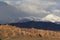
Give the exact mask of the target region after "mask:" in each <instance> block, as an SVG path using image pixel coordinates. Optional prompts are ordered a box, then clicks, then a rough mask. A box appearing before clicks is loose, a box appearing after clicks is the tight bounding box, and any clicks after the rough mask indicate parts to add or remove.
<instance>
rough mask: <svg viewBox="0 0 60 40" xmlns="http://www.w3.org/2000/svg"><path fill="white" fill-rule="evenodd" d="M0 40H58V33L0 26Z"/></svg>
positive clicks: (59, 39)
mask: <svg viewBox="0 0 60 40" xmlns="http://www.w3.org/2000/svg"><path fill="white" fill-rule="evenodd" d="M0 40H60V31H58V32H57V31H49V30H42V29H34V28H30V29H29V28H18V27H15V26H11V25H0Z"/></svg>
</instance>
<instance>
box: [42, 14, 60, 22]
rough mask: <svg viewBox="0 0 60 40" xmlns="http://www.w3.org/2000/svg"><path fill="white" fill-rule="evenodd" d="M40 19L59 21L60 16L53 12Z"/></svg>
mask: <svg viewBox="0 0 60 40" xmlns="http://www.w3.org/2000/svg"><path fill="white" fill-rule="evenodd" d="M42 21H50V22H60V17H58V16H56V15H53V14H49V15H47V16H46V17H44V18H42Z"/></svg>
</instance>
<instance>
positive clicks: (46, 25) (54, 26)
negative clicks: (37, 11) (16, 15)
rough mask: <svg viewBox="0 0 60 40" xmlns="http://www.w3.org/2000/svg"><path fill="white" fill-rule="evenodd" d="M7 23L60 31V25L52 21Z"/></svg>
mask: <svg viewBox="0 0 60 40" xmlns="http://www.w3.org/2000/svg"><path fill="white" fill-rule="evenodd" d="M9 25H13V26H17V27H22V28H37V29H44V30H54V31H60V25H58V24H55V23H52V22H41V21H39V22H37V21H29V22H23V23H11V24H9Z"/></svg>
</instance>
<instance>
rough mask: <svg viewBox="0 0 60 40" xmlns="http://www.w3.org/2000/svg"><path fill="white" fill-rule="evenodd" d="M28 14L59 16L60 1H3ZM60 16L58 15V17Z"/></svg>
mask: <svg viewBox="0 0 60 40" xmlns="http://www.w3.org/2000/svg"><path fill="white" fill-rule="evenodd" d="M3 1H5V2H7V3H9V4H11V5H14V6H16V7H17V8H18V9H20V10H22V11H24V12H27V13H29V14H38V15H39V16H41V15H42V14H44V15H45V14H55V15H59V14H60V0H3ZM42 16H43V15H42ZM59 16H60V15H59Z"/></svg>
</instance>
